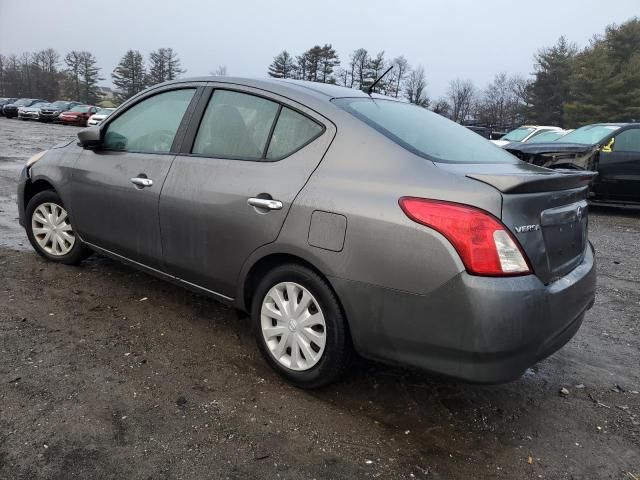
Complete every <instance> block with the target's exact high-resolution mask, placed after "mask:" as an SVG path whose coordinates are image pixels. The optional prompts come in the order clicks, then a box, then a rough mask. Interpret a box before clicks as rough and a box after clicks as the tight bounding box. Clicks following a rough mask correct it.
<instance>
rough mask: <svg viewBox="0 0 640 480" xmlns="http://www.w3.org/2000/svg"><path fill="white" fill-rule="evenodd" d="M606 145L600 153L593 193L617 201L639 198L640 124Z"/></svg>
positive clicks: (636, 199) (639, 199)
mask: <svg viewBox="0 0 640 480" xmlns="http://www.w3.org/2000/svg"><path fill="white" fill-rule="evenodd" d="M607 147H608V148H607ZM607 147H605V148H604V149H603V151H601V152H600V161H599V164H598V178H597V183H596V185H595V192H596V195H597V196H598V197H601V198H603V199H605V198H606V199H611V200H617V201H634V202H638V201H640V127H639V128H631V129H628V130H625V131H623V132H621V133H620V134H618V135H616V136H615V139H614V141H613V143H611V144H610V145H608V146H607Z"/></svg>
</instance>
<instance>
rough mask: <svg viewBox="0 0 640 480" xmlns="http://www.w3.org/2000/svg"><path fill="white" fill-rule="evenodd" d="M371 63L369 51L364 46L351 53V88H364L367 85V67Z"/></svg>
mask: <svg viewBox="0 0 640 480" xmlns="http://www.w3.org/2000/svg"><path fill="white" fill-rule="evenodd" d="M368 65H369V53H368V52H367V51H366V50H365V49H364V48H359V49H357V50H354V52H353V53H352V54H351V62H349V67H350V68H351V82H350V84H349V86H350V87H351V88H353V87H354V85H355V86H356V88H359V89H363V88H364V87H365V86H366V75H367V67H368Z"/></svg>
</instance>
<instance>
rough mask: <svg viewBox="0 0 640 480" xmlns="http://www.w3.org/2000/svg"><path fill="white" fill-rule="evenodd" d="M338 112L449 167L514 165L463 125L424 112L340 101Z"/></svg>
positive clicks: (370, 101) (389, 103)
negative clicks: (342, 112)
mask: <svg viewBox="0 0 640 480" xmlns="http://www.w3.org/2000/svg"><path fill="white" fill-rule="evenodd" d="M333 103H335V104H336V105H337V106H339V107H340V108H342V109H344V110H346V111H347V112H349V113H350V114H352V115H353V116H355V117H356V118H358V119H360V120H362V121H363V122H365V123H366V124H367V125H369V126H371V127H373V128H375V129H376V130H377V131H379V132H380V133H382V134H383V135H385V136H386V137H387V138H389V139H391V140H393V141H394V142H395V143H397V144H398V145H400V146H401V147H403V148H406V149H407V150H409V151H410V152H413V153H415V154H416V155H420V156H421V157H424V158H427V159H429V160H433V161H438V162H451V163H516V162H517V160H515V158H514V157H513V156H512V155H511V154H509V153H507V152H505V151H504V150H502V149H501V148H498V147H496V146H495V145H493V144H492V143H491V142H489V141H488V140H486V139H484V138H482V137H481V136H480V135H478V134H477V133H475V132H472V131H471V130H469V129H468V128H466V127H463V126H462V125H458V124H457V123H455V122H452V121H451V120H448V119H446V118H444V117H442V116H440V115H438V114H437V113H433V112H432V111H430V110H427V109H426V108H422V107H417V106H415V105H412V104H409V103H402V102H397V101H393V100H379V99H375V100H374V99H370V98H339V99H335V100H333Z"/></svg>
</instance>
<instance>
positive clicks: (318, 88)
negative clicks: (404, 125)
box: [162, 76, 402, 101]
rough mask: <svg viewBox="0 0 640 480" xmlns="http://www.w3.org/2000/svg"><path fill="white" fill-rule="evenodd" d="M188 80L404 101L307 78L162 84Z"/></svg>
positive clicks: (322, 96) (219, 78) (209, 78)
mask: <svg viewBox="0 0 640 480" xmlns="http://www.w3.org/2000/svg"><path fill="white" fill-rule="evenodd" d="M188 82H218V83H228V84H236V85H245V86H249V87H256V88H261V89H264V90H280V91H282V90H288V91H290V92H291V93H304V94H307V95H312V96H315V97H317V98H319V99H324V100H327V101H328V100H331V99H333V98H348V97H356V98H357V97H360V98H379V99H388V100H395V101H402V100H400V99H397V98H393V97H387V96H385V95H380V94H377V93H373V94H371V96H370V95H368V94H367V93H365V92H363V91H362V90H357V89H355V88H348V87H342V86H340V85H334V84H330V83H321V82H309V81H306V80H293V79H290V78H286V79H284V78H246V77H227V76H207V77H193V78H181V79H179V80H173V81H171V82H165V83H164V84H162V85H170V84H174V83H188Z"/></svg>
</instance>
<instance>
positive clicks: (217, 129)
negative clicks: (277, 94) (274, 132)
mask: <svg viewBox="0 0 640 480" xmlns="http://www.w3.org/2000/svg"><path fill="white" fill-rule="evenodd" d="M278 108H279V105H278V103H276V102H272V101H270V100H266V99H264V98H260V97H256V96H254V95H248V94H244V93H239V92H230V91H228V90H216V91H214V93H213V96H212V97H211V100H209V105H207V110H206V111H205V114H204V117H203V118H202V122H201V123H200V128H199V129H198V134H197V135H196V139H195V142H194V145H193V150H192V153H197V154H200V155H208V156H212V157H222V158H242V159H250V160H252V159H254V160H257V159H260V158H263V154H264V150H265V148H266V145H267V140H268V139H269V132H270V131H271V127H272V126H273V122H274V121H275V118H276V115H277V114H278Z"/></svg>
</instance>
